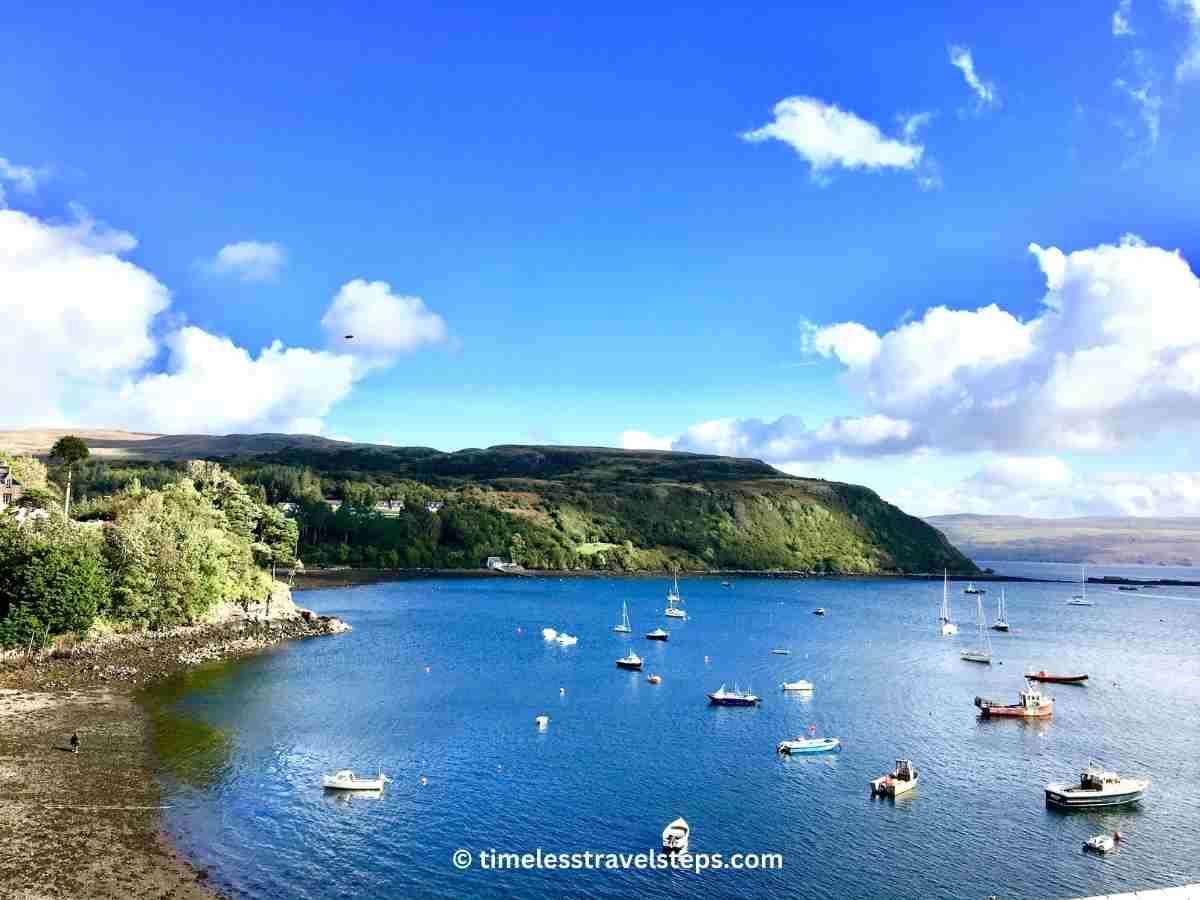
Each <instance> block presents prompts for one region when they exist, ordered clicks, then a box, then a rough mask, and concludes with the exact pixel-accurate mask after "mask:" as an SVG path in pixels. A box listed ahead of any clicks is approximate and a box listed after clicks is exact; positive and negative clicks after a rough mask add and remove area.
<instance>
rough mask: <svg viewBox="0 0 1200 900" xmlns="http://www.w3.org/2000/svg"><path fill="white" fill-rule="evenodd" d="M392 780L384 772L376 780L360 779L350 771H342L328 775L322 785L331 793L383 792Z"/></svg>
mask: <svg viewBox="0 0 1200 900" xmlns="http://www.w3.org/2000/svg"><path fill="white" fill-rule="evenodd" d="M391 780H392V779H390V778H388V777H387V776H386V775H384V774H383V773H382V772H380V773H379V774H378V775H376V776H375V777H374V778H359V777H358V776H357V775H355V774H354V772H352V771H351V770H350V769H340V770H338V771H337V772H335V773H334V774H332V775H326V776H325V777H324V778H323V779H322V784H323V785H324V786H325V787H326V788H328V789H329V790H331V791H381V790H383V786H384V785H385V784H387V783H388V782H389V781H391Z"/></svg>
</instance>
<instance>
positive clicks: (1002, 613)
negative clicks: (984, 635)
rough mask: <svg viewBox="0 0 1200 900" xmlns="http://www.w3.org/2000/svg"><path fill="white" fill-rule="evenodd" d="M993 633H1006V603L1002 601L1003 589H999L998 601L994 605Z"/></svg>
mask: <svg viewBox="0 0 1200 900" xmlns="http://www.w3.org/2000/svg"><path fill="white" fill-rule="evenodd" d="M992 630H993V631H1008V601H1007V600H1005V599H1004V588H1000V600H999V601H998V602H997V603H996V621H995V622H993V623H992Z"/></svg>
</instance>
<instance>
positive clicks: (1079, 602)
mask: <svg viewBox="0 0 1200 900" xmlns="http://www.w3.org/2000/svg"><path fill="white" fill-rule="evenodd" d="M1095 605H1096V604H1095V603H1093V602H1092V601H1091V600H1089V599H1088V595H1087V566H1080V567H1079V593H1078V594H1076V595H1075V596H1074V597H1072V598H1071V599H1070V600H1068V601H1067V606H1095Z"/></svg>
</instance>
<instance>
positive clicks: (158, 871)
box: [0, 585, 350, 900]
mask: <svg viewBox="0 0 1200 900" xmlns="http://www.w3.org/2000/svg"><path fill="white" fill-rule="evenodd" d="M349 630H350V626H349V625H347V624H346V623H345V622H343V621H341V620H340V619H337V618H334V617H332V616H323V615H319V614H317V613H314V612H312V611H311V610H307V609H301V608H299V607H296V606H295V605H294V604H293V603H292V601H291V594H290V591H288V589H287V588H286V586H284V585H277V589H276V592H275V593H274V594H272V596H271V598H270V599H269V600H266V601H264V603H262V604H259V605H252V606H251V607H249V608H245V609H244V608H240V607H221V608H218V609H217V610H214V611H213V613H211V614H210V616H209V617H208V620H207V621H205V622H204V623H201V624H197V625H192V626H185V627H178V628H169V629H163V630H161V631H156V632H139V633H134V634H112V635H106V636H103V637H97V638H94V639H91V640H87V641H81V642H79V643H76V644H74V645H70V646H67V645H60V646H57V647H55V648H52V649H48V650H45V651H42V652H39V653H34V654H31V655H28V656H27V655H25V654H20V653H9V654H6V655H5V656H4V657H3V658H2V659H0V846H3V847H5V849H6V851H8V852H6V853H5V854H2V855H0V856H3V858H2V859H0V896H3V897H13V898H17V900H48V898H56V900H58V898H62V900H83V898H89V900H90V898H113V900H116V898H131V897H155V898H164V900H165V898H171V900H211V898H213V897H215V896H218V895H217V894H216V893H215V892H214V891H213V890H212V889H211V888H210V887H209V886H208V884H207V874H206V873H205V872H203V871H199V870H197V869H195V868H194V867H192V866H191V865H189V864H188V863H187V862H186V861H185V860H183V859H181V858H180V857H179V856H178V854H177V853H176V852H175V851H174V849H173V848H172V846H171V844H170V841H169V840H168V839H167V838H166V836H165V834H164V832H163V825H162V810H163V808H164V807H163V805H162V799H161V797H160V793H159V788H158V782H157V781H156V779H155V777H154V774H155V771H156V769H157V767H158V760H157V759H156V758H155V756H154V752H153V746H152V734H151V725H150V721H149V717H148V716H147V713H146V711H145V710H144V709H143V708H142V707H141V706H139V705H138V703H137V702H136V700H135V695H136V691H137V690H138V689H139V688H140V687H142V686H144V685H146V684H147V683H150V682H154V681H157V680H160V679H163V678H167V677H169V676H171V675H174V674H177V673H179V672H182V671H184V670H187V669H190V668H192V667H194V666H197V665H202V664H205V663H210V662H213V661H217V660H223V659H234V658H238V657H244V656H248V655H251V654H254V653H258V652H260V651H262V650H264V649H266V648H269V647H271V646H275V645H277V644H281V643H283V642H285V641H291V640H298V639H304V638H310V637H320V636H324V635H334V634H340V633H342V632H345V631H349ZM72 733H78V734H79V737H80V740H81V747H80V752H78V753H72V752H71V748H70V746H69V744H68V740H69V738H70V736H71V734H72Z"/></svg>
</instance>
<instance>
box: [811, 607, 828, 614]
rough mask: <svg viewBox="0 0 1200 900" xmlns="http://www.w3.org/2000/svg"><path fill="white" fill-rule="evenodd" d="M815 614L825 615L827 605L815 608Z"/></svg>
mask: <svg viewBox="0 0 1200 900" xmlns="http://www.w3.org/2000/svg"><path fill="white" fill-rule="evenodd" d="M813 615H814V616H823V615H825V607H823V606H818V607H817V608H816V609H814V610H813Z"/></svg>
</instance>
